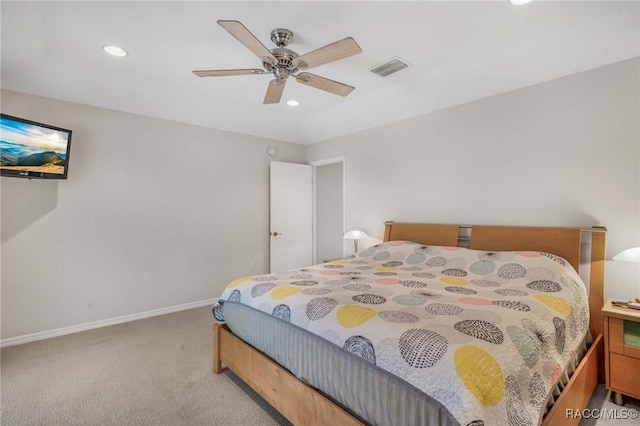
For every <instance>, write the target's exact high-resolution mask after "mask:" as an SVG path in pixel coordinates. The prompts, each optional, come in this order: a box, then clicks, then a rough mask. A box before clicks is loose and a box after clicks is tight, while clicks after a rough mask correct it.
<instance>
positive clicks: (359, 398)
mask: <svg viewBox="0 0 640 426" xmlns="http://www.w3.org/2000/svg"><path fill="white" fill-rule="evenodd" d="M605 231H606V230H605V229H604V228H602V227H595V228H592V229H588V230H585V229H580V228H533V227H496V226H472V227H468V226H465V227H461V226H458V225H432V224H406V223H393V222H388V223H387V224H386V226H385V235H384V240H383V243H382V244H380V245H378V246H375V247H373V248H370V249H368V250H365V251H363V252H361V253H359V254H358V255H357V256H356V257H353V258H350V259H344V260H339V261H335V262H330V263H326V264H321V265H316V266H313V267H309V268H302V269H299V270H293V271H285V272H284V273H281V274H267V275H262V276H256V277H245V278H241V279H239V280H236V281H234V282H233V283H231V284H229V286H228V287H227V289H226V290H225V293H224V294H223V295H222V297H221V301H222V303H221V304H219V305H216V306H215V307H214V315H215V316H216V318H217V319H218V320H224V321H226V323H225V324H223V323H217V324H215V325H214V367H213V368H214V372H216V373H219V372H220V371H221V370H222V364H223V363H224V364H225V365H226V366H227V367H229V368H230V369H231V370H232V371H234V373H236V374H237V375H238V376H239V377H240V378H241V379H242V380H244V381H245V382H246V383H247V384H249V385H250V386H251V387H252V388H254V389H255V390H256V391H257V392H258V393H260V394H261V395H262V396H263V397H264V398H265V399H266V400H267V401H268V402H269V403H270V404H272V405H273V406H274V407H275V408H276V409H278V410H279V411H280V412H281V413H282V414H283V415H284V416H285V417H287V418H288V419H289V420H290V421H292V422H293V423H294V424H392V423H393V424H443V425H449V424H452V425H455V424H465V425H467V424H468V425H474V426H476V425H483V424H515V425H527V424H532V425H535V424H540V423H542V424H571V421H574V423H576V424H577V419H574V420H571V419H567V418H566V410H567V409H572V410H577V409H580V408H584V407H586V405H587V403H588V401H589V398H590V396H591V394H592V392H593V389H594V388H595V385H596V384H597V382H598V380H599V375H600V374H601V371H602V369H601V368H600V367H599V365H600V363H601V360H602V353H601V352H602V327H603V321H602V316H601V314H600V308H601V307H602V304H603V294H602V293H603V281H604V243H605ZM587 232H588V234H590V235H591V253H590V261H589V262H588V266H589V268H590V269H589V270H590V279H589V293H588V297H587V290H586V288H585V287H584V283H582V281H581V280H580V278H579V277H578V275H577V273H576V271H577V270H579V268H580V266H581V261H580V257H581V242H582V241H583V238H582V236H583V234H585V233H587ZM467 246H468V248H467ZM394 333H395V334H394ZM247 342H249V343H247ZM291 372H293V373H294V374H292V373H291Z"/></svg>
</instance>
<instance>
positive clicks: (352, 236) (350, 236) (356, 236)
mask: <svg viewBox="0 0 640 426" xmlns="http://www.w3.org/2000/svg"><path fill="white" fill-rule="evenodd" d="M367 237H368V235H367V234H366V232H364V231H358V230H353V231H349V232H347V233H346V234H344V239H345V240H362V239H364V238H367Z"/></svg>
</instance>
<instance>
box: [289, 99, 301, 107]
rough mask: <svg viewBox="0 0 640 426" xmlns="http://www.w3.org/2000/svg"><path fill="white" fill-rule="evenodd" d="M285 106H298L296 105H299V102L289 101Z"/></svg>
mask: <svg viewBox="0 0 640 426" xmlns="http://www.w3.org/2000/svg"><path fill="white" fill-rule="evenodd" d="M287 105H289V106H298V105H300V102H298V101H296V100H295V99H291V100H289V101H287Z"/></svg>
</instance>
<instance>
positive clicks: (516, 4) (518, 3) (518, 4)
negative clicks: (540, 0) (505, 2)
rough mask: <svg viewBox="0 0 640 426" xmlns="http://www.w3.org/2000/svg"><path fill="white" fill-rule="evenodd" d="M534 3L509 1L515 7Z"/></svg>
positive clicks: (526, 0) (520, 0)
mask: <svg viewBox="0 0 640 426" xmlns="http://www.w3.org/2000/svg"><path fill="white" fill-rule="evenodd" d="M532 1H533V0H509V3H511V4H512V5H514V6H522V5H523V4H527V3H529V2H532Z"/></svg>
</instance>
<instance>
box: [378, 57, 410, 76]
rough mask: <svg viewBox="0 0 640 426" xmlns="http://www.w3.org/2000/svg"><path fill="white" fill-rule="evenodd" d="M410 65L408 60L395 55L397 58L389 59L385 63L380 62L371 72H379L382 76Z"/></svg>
mask: <svg viewBox="0 0 640 426" xmlns="http://www.w3.org/2000/svg"><path fill="white" fill-rule="evenodd" d="M408 66H409V64H408V63H407V62H405V61H403V60H402V59H400V58H398V57H395V58H392V59H389V60H388V61H387V62H385V63H384V64H380V65H378V66H377V67H375V68H372V69H371V72H372V73H374V74H378V75H379V76H380V77H386V76H388V75H390V74H393V73H394V72H398V71H400V70H401V69H404V68H406V67H408Z"/></svg>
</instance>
